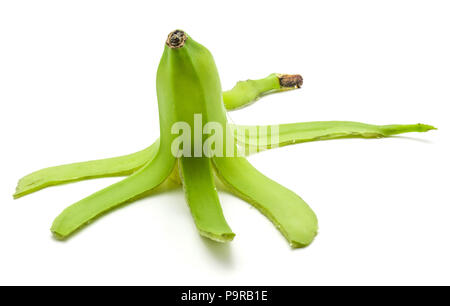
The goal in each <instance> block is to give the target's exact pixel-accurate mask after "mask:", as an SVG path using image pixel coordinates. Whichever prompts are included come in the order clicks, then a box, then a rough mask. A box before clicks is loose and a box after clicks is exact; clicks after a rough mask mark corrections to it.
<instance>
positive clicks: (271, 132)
mask: <svg viewBox="0 0 450 306" xmlns="http://www.w3.org/2000/svg"><path fill="white" fill-rule="evenodd" d="M302 82H303V80H302V77H301V76H300V75H285V74H270V75H269V76H267V77H266V78H263V79H259V80H247V81H244V82H238V83H237V85H236V86H235V87H234V88H233V89H231V90H229V91H225V92H222V89H221V84H220V79H219V74H218V72H217V68H216V65H215V63H214V59H213V57H212V55H211V53H210V52H209V50H208V49H206V48H205V47H204V46H202V45H200V44H199V43H197V42H196V41H195V40H193V39H192V38H191V37H190V36H188V35H187V34H186V33H185V32H183V31H181V30H176V31H173V32H172V33H170V34H169V36H168V38H167V41H166V44H165V47H164V53H163V55H162V58H161V61H160V64H159V67H158V71H157V80H156V87H157V97H158V107H159V124H160V137H159V139H157V140H156V141H155V142H154V143H153V144H152V145H151V146H149V147H148V148H146V149H144V150H142V151H139V152H136V153H132V154H129V155H125V156H120V157H113V158H107V159H101V160H94V161H87V162H80V163H74V164H67V165H61V166H56V167H50V168H46V169H42V170H39V171H36V172H33V173H31V174H29V175H27V176H25V177H23V178H22V179H20V181H19V183H18V185H17V189H16V192H15V194H14V198H19V197H21V196H24V195H27V194H30V193H32V192H35V191H38V190H40V189H43V188H45V187H48V186H53V185H59V184H63V183H68V182H76V181H80V180H85V179H92V178H100V177H110V176H128V177H127V178H125V179H123V180H122V181H120V182H118V183H116V184H113V185H111V186H109V187H107V188H105V189H103V190H100V191H98V192H96V193H94V194H92V195H90V196H88V197H87V198H84V199H82V200H80V201H79V202H77V203H75V204H72V205H71V206H69V207H67V208H66V209H65V210H64V211H63V212H62V213H61V214H60V215H59V216H58V217H57V218H56V219H55V220H54V222H53V225H52V227H51V231H52V233H53V234H54V235H55V236H56V237H57V238H59V239H66V238H68V237H70V236H71V234H73V233H74V232H75V231H77V230H79V229H80V228H82V227H83V226H84V225H86V224H87V223H89V222H91V221H92V220H94V219H96V218H97V217H99V216H100V215H102V214H104V213H105V212H107V211H109V210H111V209H113V208H115V207H117V206H119V205H121V204H124V203H130V202H132V201H133V200H135V199H138V198H141V197H143V196H145V195H147V194H148V193H149V191H151V190H152V189H154V188H156V187H157V186H159V185H160V184H162V183H163V182H164V181H166V180H167V179H169V178H172V177H173V176H174V175H175V176H176V177H177V180H176V181H178V182H179V183H180V184H181V185H182V186H183V188H184V190H185V194H186V200H187V202H188V204H189V207H190V210H191V213H192V216H193V218H194V222H195V225H196V226H197V229H198V231H199V233H200V235H202V236H205V237H207V238H210V239H213V240H216V241H220V242H227V241H231V240H233V238H234V236H235V234H234V233H233V231H232V230H231V228H230V227H229V225H228V223H227V221H226V220H225V217H224V215H223V212H222V208H221V205H220V202H219V197H218V194H217V190H216V186H215V181H214V178H215V177H217V178H219V179H220V180H221V181H222V182H223V183H224V184H225V185H226V186H227V187H228V188H229V189H230V190H231V191H232V192H233V193H234V194H235V195H236V196H238V197H240V198H242V199H243V200H245V201H247V202H249V203H250V204H251V205H253V206H255V207H256V208H257V209H258V210H259V211H260V212H261V213H263V214H264V215H265V216H266V217H267V218H269V219H270V221H272V222H273V223H274V225H275V226H276V228H277V229H278V230H279V231H280V232H281V233H282V234H283V236H284V237H285V238H286V239H287V240H288V242H289V244H290V245H291V246H292V247H294V248H297V247H305V246H307V245H309V244H310V243H311V242H312V241H313V239H314V237H315V236H316V234H317V231H318V222H317V217H316V215H315V214H314V212H313V211H312V209H311V208H310V207H309V206H308V205H307V204H306V203H305V202H304V201H303V200H302V198H301V197H300V196H298V195H297V194H295V193H294V192H292V191H291V190H289V189H287V188H285V187H283V186H281V185H280V184H278V183H276V182H275V181H273V180H271V179H269V178H268V177H266V176H264V175H263V174H262V173H260V172H259V171H258V170H257V169H255V168H254V167H253V166H252V165H251V164H250V163H249V162H248V161H247V159H246V158H245V156H246V155H248V154H251V153H256V152H259V151H261V150H267V149H271V148H274V147H280V146H285V145H290V144H295V143H301V142H307V141H317V140H329V139H340V138H380V137H388V136H391V135H397V134H401V133H408V132H426V131H429V130H432V129H435V128H434V127H433V126H430V125H425V124H409V125H371V124H364V123H358V122H348V121H328V122H304V123H292V124H282V125H277V126H241V125H233V124H230V123H228V121H227V110H233V109H237V108H242V107H245V106H248V105H250V104H251V103H253V102H254V101H256V100H257V99H259V98H260V97H262V96H264V95H267V94H270V93H275V92H282V91H286V90H292V89H297V88H300V87H301V86H302Z"/></svg>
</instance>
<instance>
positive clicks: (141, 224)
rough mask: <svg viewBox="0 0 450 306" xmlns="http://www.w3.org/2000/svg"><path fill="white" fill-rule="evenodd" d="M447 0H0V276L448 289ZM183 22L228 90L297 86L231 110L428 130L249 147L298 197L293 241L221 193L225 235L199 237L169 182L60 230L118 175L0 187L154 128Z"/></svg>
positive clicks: (241, 115) (241, 118)
mask: <svg viewBox="0 0 450 306" xmlns="http://www.w3.org/2000/svg"><path fill="white" fill-rule="evenodd" d="M449 13H450V5H449V4H448V1H391V0H390V1H307V2H306V1H304V2H303V1H292V2H286V1H242V0H241V1H222V2H218V1H159V2H158V3H156V2H151V1H92V0H89V1H18V0H15V1H2V2H0V107H1V108H0V124H1V140H2V144H3V145H2V146H1V147H2V149H1V151H0V154H1V155H0V156H1V158H0V166H1V168H0V169H1V182H0V184H1V185H0V186H1V189H0V284H64V285H65V284H75V285H77V284H78V285H80V284H89V285H108V284H129V285H132V284H133V285H138V284H149V285H172V284H176V285H219V284H220V285H263V284H264V285H313V284H375V285H377V284H393V285H398V284H447V285H448V284H450V260H449V258H450V243H449V241H450V239H449V236H450V200H449V175H450V174H449V173H450V167H449V153H450V150H449V149H450V138H449V128H450V123H449V121H450V120H449V102H450V90H449V84H450V56H449V55H450V40H449V37H450V35H449V29H450V18H449ZM176 28H181V29H184V30H185V31H187V32H188V33H189V34H190V35H191V36H192V37H193V38H194V39H195V40H197V41H198V42H200V43H202V44H204V45H205V46H206V47H208V48H209V49H210V50H211V52H212V53H213V54H214V56H215V59H216V63H217V66H218V68H219V72H220V76H221V79H222V86H223V88H224V89H228V88H231V87H232V86H233V85H234V83H235V82H236V81H238V80H241V79H247V78H259V77H264V76H266V75H268V74H269V73H272V72H279V73H300V74H302V75H303V77H304V80H305V82H304V86H303V88H302V89H301V90H298V91H293V92H289V93H285V94H279V95H272V96H269V97H266V98H264V99H262V100H260V101H259V102H258V103H256V104H254V105H252V106H251V107H249V108H247V109H243V110H240V111H236V112H233V113H231V114H230V117H231V119H232V120H233V121H234V122H235V123H242V124H257V123H258V124H273V123H288V122H298V121H314V120H353V121H361V122H367V123H374V124H391V123H418V122H421V123H428V124H432V125H435V126H437V127H438V128H439V130H437V131H431V132H429V133H424V134H418V133H414V134H407V135H405V136H404V137H403V136H402V137H393V138H390V139H380V140H362V139H350V140H335V141H323V142H316V143H306V144H299V145H296V146H290V147H284V148H280V149H276V150H273V151H268V152H264V153H261V154H259V155H255V156H252V157H250V161H251V162H252V163H253V165H255V166H256V167H257V168H258V169H259V170H261V171H262V172H263V173H264V174H266V175H268V176H269V177H271V178H272V179H274V180H276V181H278V182H280V183H281V184H284V185H285V186H287V187H289V188H291V189H292V190H294V191H295V192H296V193H298V194H299V195H301V196H302V197H303V199H305V200H306V201H307V202H308V203H309V204H310V206H311V207H312V208H313V209H314V210H315V212H316V213H317V215H318V218H319V226H320V232H319V235H318V236H317V237H316V240H315V241H314V242H313V244H312V245H311V246H309V247H308V248H305V249H298V250H292V249H290V247H289V246H288V244H287V243H286V241H285V240H284V238H283V237H282V236H281V234H279V232H278V231H277V230H276V229H275V228H274V227H273V225H272V224H271V223H270V222H269V221H268V220H267V219H266V218H265V217H263V216H262V215H261V214H260V213H259V212H258V211H257V210H256V209H253V208H251V206H250V205H248V204H247V203H245V202H243V201H241V200H239V199H237V198H235V197H233V196H232V195H230V194H227V193H223V192H222V193H220V199H221V202H222V205H223V209H224V213H225V216H226V218H227V220H228V222H229V224H230V226H231V227H232V229H233V230H234V232H235V233H236V234H237V235H236V238H235V240H234V241H233V242H232V243H230V244H225V245H223V244H217V243H214V242H210V241H208V240H205V239H203V238H201V237H199V235H198V234H197V232H196V229H195V226H194V223H193V221H192V218H191V216H190V212H189V209H188V207H187V205H186V202H185V199H184V195H183V192H182V191H181V189H177V190H173V191H170V192H167V193H163V194H159V195H155V196H152V197H150V198H145V199H142V200H140V201H138V202H135V203H133V204H130V205H127V206H125V207H124V208H122V209H119V210H116V211H114V212H113V213H110V214H108V215H106V216H104V217H102V218H100V219H99V220H97V221H96V222H94V223H93V224H92V225H90V226H88V227H86V228H85V229H84V230H83V231H81V232H80V233H79V234H77V235H75V236H74V237H73V238H72V239H69V240H68V241H66V242H58V241H56V240H54V239H53V238H52V236H51V233H50V231H49V228H50V225H51V223H52V220H53V219H54V218H55V217H56V216H57V215H58V214H59V213H60V212H61V211H62V210H63V209H64V208H65V207H67V206H68V205H70V204H71V203H73V202H76V201H77V200H79V199H81V198H83V197H85V196H87V195H89V194H90V193H92V192H95V191H97V190H98V189H100V188H103V187H106V186H108V185H110V184H112V183H113V182H116V181H118V180H119V179H120V178H108V179H99V180H91V181H85V182H79V183H76V184H67V185H64V186H58V187H52V188H48V189H45V190H42V191H40V192H37V193H35V194H31V195H28V196H26V197H24V198H21V199H19V200H15V201H14V200H13V199H12V194H13V192H14V188H15V184H16V182H17V180H18V179H19V178H20V177H21V176H23V175H25V174H27V173H29V172H31V171H34V170H37V169H39V168H42V167H47V166H52V165H58V164H63V163H68V162H75V161H84V160H90V159H97V158H103V157H110V156H116V155H122V154H126V153H131V152H134V151H137V150H140V149H142V148H144V147H146V146H147V145H149V144H151V143H152V142H153V141H154V140H155V139H156V138H157V137H158V135H159V128H158V109H157V103H156V91H155V75H156V68H157V65H158V62H159V59H160V56H161V54H162V50H163V45H164V41H165V39H166V37H167V34H168V33H169V32H170V31H172V30H174V29H176Z"/></svg>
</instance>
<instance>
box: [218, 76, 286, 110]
mask: <svg viewBox="0 0 450 306" xmlns="http://www.w3.org/2000/svg"><path fill="white" fill-rule="evenodd" d="M289 89H293V88H281V87H280V81H279V79H278V76H277V74H275V73H272V74H270V75H269V76H267V77H265V78H263V79H258V80H247V81H240V82H237V84H236V85H235V86H234V87H233V88H232V89H231V90H228V91H225V92H223V103H224V104H225V107H226V108H227V109H228V110H235V109H238V108H241V107H244V106H248V105H249V103H251V102H255V101H257V100H258V99H259V98H260V97H262V96H264V95H267V94H270V93H274V92H279V91H285V90H289Z"/></svg>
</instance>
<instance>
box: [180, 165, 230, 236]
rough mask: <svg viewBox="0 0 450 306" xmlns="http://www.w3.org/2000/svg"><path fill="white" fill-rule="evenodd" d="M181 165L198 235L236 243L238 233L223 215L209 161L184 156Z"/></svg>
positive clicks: (187, 198) (187, 197) (184, 185)
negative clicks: (236, 233) (231, 227)
mask: <svg viewBox="0 0 450 306" xmlns="http://www.w3.org/2000/svg"><path fill="white" fill-rule="evenodd" d="M180 165H181V166H180V168H181V177H182V182H183V187H184V190H185V193H186V200H187V202H188V204H189V207H190V209H191V213H192V216H193V218H194V221H195V224H196V225H197V228H198V231H199V233H200V234H201V235H202V236H205V237H208V238H210V239H213V240H216V241H219V242H225V241H231V240H233V238H234V236H235V234H234V233H233V232H232V231H231V229H230V227H229V226H228V224H227V222H226V221H225V218H224V216H223V212H222V207H221V206H220V202H219V196H218V194H217V191H216V187H215V185H214V176H213V172H212V166H211V162H210V159H209V158H205V157H187V158H186V157H182V158H180Z"/></svg>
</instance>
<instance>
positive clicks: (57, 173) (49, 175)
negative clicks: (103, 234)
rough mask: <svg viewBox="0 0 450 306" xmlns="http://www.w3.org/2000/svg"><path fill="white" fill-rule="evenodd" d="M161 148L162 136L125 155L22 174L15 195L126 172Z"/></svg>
mask: <svg viewBox="0 0 450 306" xmlns="http://www.w3.org/2000/svg"><path fill="white" fill-rule="evenodd" d="M158 148H159V140H157V141H155V142H154V143H153V144H152V145H151V146H150V147H148V148H146V149H144V150H142V151H139V152H136V153H132V154H127V155H124V156H118V157H112V158H105V159H99V160H91V161H87V162H79V163H73V164H66V165H60V166H55V167H49V168H45V169H41V170H38V171H36V172H33V173H31V174H28V175H27V176H25V177H23V178H21V179H20V180H19V183H18V184H17V188H16V192H15V193H14V198H16V199H17V198H20V197H22V196H24V195H27V194H30V193H33V192H35V191H38V190H40V189H43V188H45V187H49V186H55V185H61V184H65V183H72V182H77V181H81V180H87V179H92V178H101V177H112V176H126V175H130V174H132V173H134V172H136V171H137V170H139V169H140V168H142V167H143V166H144V165H145V164H146V163H147V162H148V161H150V160H152V159H153V158H154V157H155V155H156V153H157V152H158Z"/></svg>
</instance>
